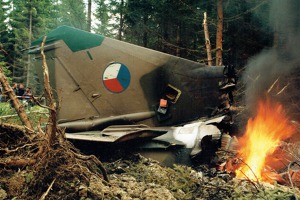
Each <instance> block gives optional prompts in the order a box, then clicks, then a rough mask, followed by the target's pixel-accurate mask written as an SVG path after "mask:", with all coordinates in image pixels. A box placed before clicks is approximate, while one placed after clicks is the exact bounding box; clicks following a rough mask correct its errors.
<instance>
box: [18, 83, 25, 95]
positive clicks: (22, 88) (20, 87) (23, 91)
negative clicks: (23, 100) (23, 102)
mask: <svg viewBox="0 0 300 200" xmlns="http://www.w3.org/2000/svg"><path fill="white" fill-rule="evenodd" d="M24 93H25V88H24V85H23V83H20V86H19V89H18V94H17V95H18V96H21V97H22V96H24Z"/></svg>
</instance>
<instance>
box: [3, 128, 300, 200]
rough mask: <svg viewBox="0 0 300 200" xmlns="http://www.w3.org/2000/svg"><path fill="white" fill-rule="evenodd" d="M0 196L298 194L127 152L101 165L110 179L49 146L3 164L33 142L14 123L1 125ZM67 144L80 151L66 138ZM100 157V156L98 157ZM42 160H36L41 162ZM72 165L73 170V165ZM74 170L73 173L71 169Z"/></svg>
mask: <svg viewBox="0 0 300 200" xmlns="http://www.w3.org/2000/svg"><path fill="white" fill-rule="evenodd" d="M0 137H1V142H0V155H1V161H0V200H4V199H15V200H18V199H41V200H42V199H81V200H92V199H116V200H117V199H120V200H121V199H122V200H126V199H128V200H129V199H136V200H138V199H149V200H150V199H151V200H152V199H161V200H167V199H298V198H299V197H300V196H299V192H298V189H297V188H290V187H286V186H282V185H279V184H274V185H272V184H267V183H262V182H253V181H249V180H242V179H237V178H235V177H234V174H228V173H226V172H223V171H219V170H218V169H217V168H215V167H212V166H208V165H198V166H197V167H190V166H184V165H173V167H164V166H161V165H160V163H159V162H157V161H155V160H152V159H149V158H145V157H143V156H141V155H140V154H136V153H132V154H131V153H126V155H122V156H121V157H118V156H115V158H111V159H110V160H106V161H104V162H103V163H102V164H103V166H104V167H105V169H106V173H107V175H108V178H109V182H107V181H105V180H104V179H103V177H101V176H99V175H98V174H97V173H83V172H85V171H86V170H85V169H80V168H89V169H92V168H96V170H98V171H100V170H99V169H97V165H91V164H89V165H86V166H83V165H81V164H80V163H77V162H75V163H74V162H73V161H71V160H72V157H67V156H66V155H65V154H64V152H65V150H64V149H63V148H61V147H60V146H59V145H57V146H56V145H54V149H53V151H52V152H50V154H51V156H49V157H48V158H46V159H47V162H44V164H39V163H37V165H31V166H30V165H28V166H26V167H21V168H20V167H7V166H6V161H8V160H17V159H19V158H24V156H25V157H28V158H30V157H31V156H33V155H31V154H33V153H34V152H35V151H34V148H35V145H34V144H36V143H35V142H36V141H35V140H34V139H33V140H31V141H29V140H28V139H27V138H26V136H25V135H24V132H23V131H22V130H21V129H19V128H14V127H7V126H4V125H3V124H2V125H1V127H0ZM66 142H67V148H69V149H72V150H73V151H76V152H79V150H78V149H76V147H74V146H73V144H71V143H70V142H68V141H66ZM99 159H100V160H101V158H99ZM40 163H41V161H40ZM75 169H76V170H75ZM74 172H75V173H74Z"/></svg>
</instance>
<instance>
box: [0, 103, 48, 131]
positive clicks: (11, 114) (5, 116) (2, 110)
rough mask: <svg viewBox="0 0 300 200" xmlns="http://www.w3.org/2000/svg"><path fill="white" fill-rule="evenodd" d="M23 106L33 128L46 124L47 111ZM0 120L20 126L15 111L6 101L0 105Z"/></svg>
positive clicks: (37, 107) (20, 123)
mask: <svg viewBox="0 0 300 200" xmlns="http://www.w3.org/2000/svg"><path fill="white" fill-rule="evenodd" d="M24 106H25V110H26V113H27V115H28V117H29V119H30V120H31V122H32V123H33V125H34V127H36V126H37V125H39V124H40V125H43V124H45V123H46V122H47V119H48V111H47V109H44V108H41V107H39V106H33V107H28V106H27V104H24ZM0 119H1V121H2V122H5V123H10V124H18V125H22V122H21V120H20V118H19V116H18V115H17V112H16V110H15V109H14V108H13V107H12V106H11V104H10V103H9V100H7V102H2V103H0Z"/></svg>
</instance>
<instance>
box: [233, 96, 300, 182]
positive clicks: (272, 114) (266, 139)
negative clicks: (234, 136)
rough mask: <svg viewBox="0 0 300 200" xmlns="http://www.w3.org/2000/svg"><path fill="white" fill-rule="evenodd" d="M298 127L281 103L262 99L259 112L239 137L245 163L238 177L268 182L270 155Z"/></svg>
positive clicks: (238, 172) (238, 171) (239, 170)
mask: <svg viewBox="0 0 300 200" xmlns="http://www.w3.org/2000/svg"><path fill="white" fill-rule="evenodd" d="M294 132H295V129H294V127H293V126H292V125H291V124H290V123H289V119H288V117H287V115H286V113H285V111H284V109H283V107H282V105H281V104H279V103H274V102H271V101H270V100H268V99H267V100H265V101H260V102H259V105H258V110H257V114H256V116H255V117H254V118H250V119H249V120H248V124H247V128H246V133H245V134H244V135H243V137H242V138H240V139H239V143H240V147H241V148H240V149H239V156H240V157H241V158H242V159H243V161H244V164H242V165H241V166H240V168H239V169H238V170H237V171H236V176H237V177H238V178H249V179H250V180H254V181H256V180H262V181H268V182H269V180H268V176H267V173H265V172H266V170H267V163H265V162H266V159H267V158H268V156H270V155H272V153H273V152H274V151H275V150H276V146H277V145H278V144H279V143H280V141H282V140H285V139H287V138H288V137H290V136H292V134H293V133H294Z"/></svg>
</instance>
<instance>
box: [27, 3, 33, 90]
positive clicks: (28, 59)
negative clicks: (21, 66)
mask: <svg viewBox="0 0 300 200" xmlns="http://www.w3.org/2000/svg"><path fill="white" fill-rule="evenodd" d="M29 3H30V7H29V31H28V46H29V47H30V46H31V35H32V1H31V0H30V2H29ZM27 56H28V57H27V61H28V62H27V79H26V86H27V87H29V79H30V63H31V62H30V60H31V59H30V54H28V55H27Z"/></svg>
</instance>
